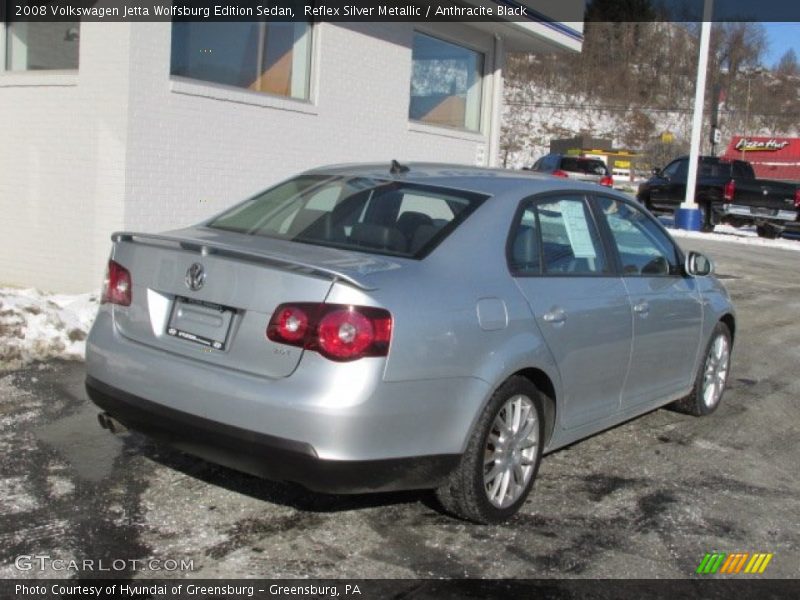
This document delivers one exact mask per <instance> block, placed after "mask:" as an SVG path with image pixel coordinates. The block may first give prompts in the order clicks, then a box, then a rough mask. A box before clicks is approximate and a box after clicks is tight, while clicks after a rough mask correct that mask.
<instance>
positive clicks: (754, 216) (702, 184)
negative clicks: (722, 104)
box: [636, 156, 800, 237]
mask: <svg viewBox="0 0 800 600" xmlns="http://www.w3.org/2000/svg"><path fill="white" fill-rule="evenodd" d="M688 171H689V157H688V156H682V157H680V158H676V159H675V160H673V161H672V162H671V163H669V164H668V165H667V166H666V167H664V168H663V169H653V176H652V177H651V178H650V179H648V180H647V181H645V182H644V183H642V184H641V185H640V186H639V191H638V192H637V194H636V197H637V198H638V200H639V202H641V203H642V204H644V205H645V206H646V207H647V208H648V209H649V210H650V211H651V212H655V213H659V212H674V211H675V210H676V209H677V208H679V207H680V205H681V202H683V199H684V196H685V195H686V179H687V175H688ZM695 201H696V202H697V207H698V208H699V209H700V211H701V212H702V222H703V230H704V231H711V230H712V229H713V228H714V225H715V224H716V223H729V224H731V225H733V226H735V227H741V226H744V225H755V226H756V231H757V232H758V235H760V236H762V237H777V236H779V235H780V234H781V233H783V232H784V231H787V230H788V231H800V220H799V218H798V214H800V187H798V186H797V185H795V184H791V183H784V182H781V181H771V180H768V179H756V176H755V173H754V172H753V167H752V165H751V164H750V163H749V162H746V161H743V160H725V159H721V158H719V157H715V156H701V157H700V165H699V168H698V171H697V187H696V191H695Z"/></svg>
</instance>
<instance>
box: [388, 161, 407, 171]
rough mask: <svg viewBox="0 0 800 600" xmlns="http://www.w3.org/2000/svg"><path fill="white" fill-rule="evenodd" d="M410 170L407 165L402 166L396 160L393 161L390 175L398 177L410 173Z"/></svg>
mask: <svg viewBox="0 0 800 600" xmlns="http://www.w3.org/2000/svg"><path fill="white" fill-rule="evenodd" d="M409 170H410V169H409V168H408V167H407V166H406V165H401V164H400V163H399V162H397V161H396V160H394V159H392V167H391V168H390V169H389V173H391V174H392V175H398V174H400V173H408V172H409Z"/></svg>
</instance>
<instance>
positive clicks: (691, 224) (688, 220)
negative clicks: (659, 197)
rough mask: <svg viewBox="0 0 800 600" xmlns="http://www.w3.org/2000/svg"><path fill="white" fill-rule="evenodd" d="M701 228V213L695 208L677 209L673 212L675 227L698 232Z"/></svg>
mask: <svg viewBox="0 0 800 600" xmlns="http://www.w3.org/2000/svg"><path fill="white" fill-rule="evenodd" d="M702 226H703V213H702V212H700V210H699V209H697V208H679V209H678V210H677V211H675V227H676V228H677V229H686V230H687V231H700V230H701V229H702Z"/></svg>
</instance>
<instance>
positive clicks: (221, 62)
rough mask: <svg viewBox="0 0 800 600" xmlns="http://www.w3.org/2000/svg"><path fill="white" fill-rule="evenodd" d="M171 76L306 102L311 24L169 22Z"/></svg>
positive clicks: (309, 68)
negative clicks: (170, 28)
mask: <svg viewBox="0 0 800 600" xmlns="http://www.w3.org/2000/svg"><path fill="white" fill-rule="evenodd" d="M171 63H172V64H171V69H170V72H171V73H172V74H173V75H179V76H181V77H188V78H191V79H200V80H202V81H210V82H213V83H221V84H224V85H230V86H235V87H240V88H245V89H248V90H253V91H255V92H264V93H267V94H275V95H278V96H287V97H290V98H298V99H301V100H306V99H308V97H309V80H310V71H311V24H310V23H308V22H300V23H292V22H288V23H265V22H258V23H250V22H247V23H242V22H234V23H195V22H185V21H180V22H173V24H172V61H171Z"/></svg>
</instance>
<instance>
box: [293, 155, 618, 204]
mask: <svg viewBox="0 0 800 600" xmlns="http://www.w3.org/2000/svg"><path fill="white" fill-rule="evenodd" d="M391 167H392V164H391V163H389V162H384V163H352V164H341V165H328V166H324V167H319V168H316V169H311V170H309V171H307V172H306V173H307V174H319V175H332V176H334V175H345V176H353V177H371V178H376V179H383V180H390V181H391V180H394V181H403V182H409V183H416V184H422V185H433V186H439V187H446V188H451V189H456V190H464V191H471V192H478V193H481V194H487V195H490V196H498V195H502V194H506V193H515V192H516V193H521V194H524V195H532V194H537V193H541V192H547V191H557V190H562V189H563V190H567V189H572V190H576V189H577V190H587V191H595V192H596V191H598V190H597V185H595V184H591V183H583V182H579V181H576V180H574V179H573V180H569V179H563V178H559V177H553V176H551V175H547V174H545V173H536V172H535V171H527V170H526V171H523V170H511V169H494V168H486V167H473V166H469V165H459V164H448V163H422V162H420V163H413V162H412V163H404V164H403V165H402V167H403V168H405V167H407V168H408V170H407V171H404V172H397V171H396V172H394V173H392V172H391V171H390V169H391ZM603 191H604V192H605V190H603Z"/></svg>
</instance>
